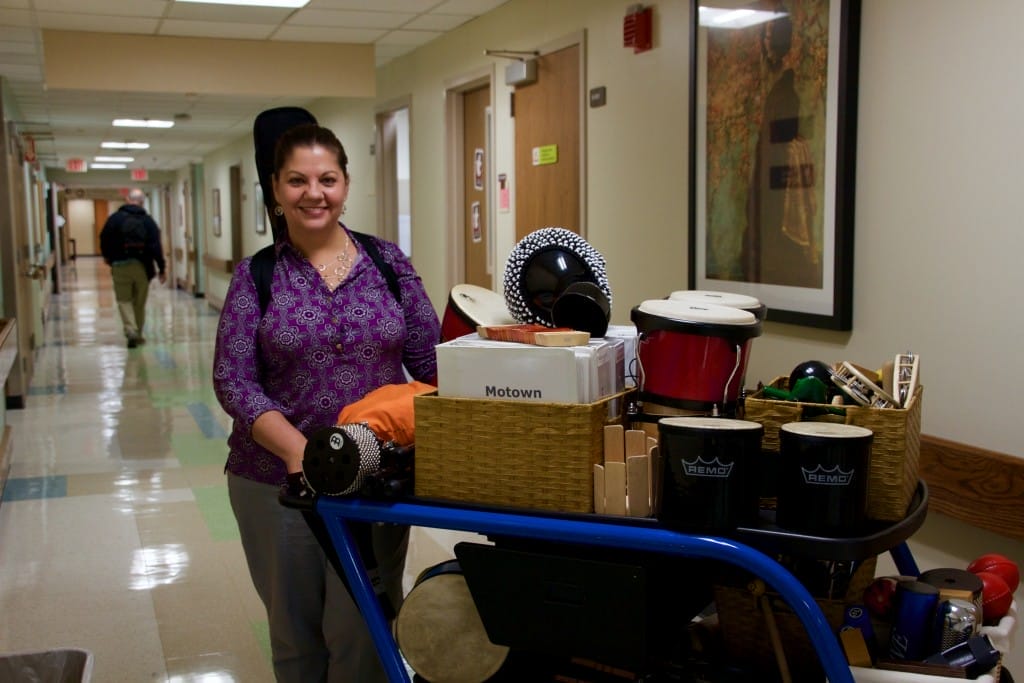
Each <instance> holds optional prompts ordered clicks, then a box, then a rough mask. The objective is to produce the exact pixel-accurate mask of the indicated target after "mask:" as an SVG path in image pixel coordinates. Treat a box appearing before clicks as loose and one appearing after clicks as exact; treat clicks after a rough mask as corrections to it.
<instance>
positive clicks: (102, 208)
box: [75, 199, 117, 256]
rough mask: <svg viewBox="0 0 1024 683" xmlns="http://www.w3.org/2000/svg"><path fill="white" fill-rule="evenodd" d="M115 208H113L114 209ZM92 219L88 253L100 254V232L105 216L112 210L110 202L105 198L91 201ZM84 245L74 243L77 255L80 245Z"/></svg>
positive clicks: (105, 222)
mask: <svg viewBox="0 0 1024 683" xmlns="http://www.w3.org/2000/svg"><path fill="white" fill-rule="evenodd" d="M116 210H117V209H116V208H115V209H114V211H116ZM92 211H93V221H92V231H93V234H92V245H91V247H90V250H89V252H88V254H91V255H97V256H98V255H99V254H100V233H101V232H102V231H103V226H104V225H106V224H107V218H108V217H109V216H110V214H111V213H112V211H111V210H110V202H108V201H107V200H106V199H96V200H94V201H93V203H92ZM83 246H84V245H81V244H76V245H75V247H76V249H77V250H78V251H79V256H81V255H83V254H82V253H81V251H82V247H83Z"/></svg>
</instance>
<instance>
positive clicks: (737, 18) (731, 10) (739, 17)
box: [697, 5, 786, 28]
mask: <svg viewBox="0 0 1024 683" xmlns="http://www.w3.org/2000/svg"><path fill="white" fill-rule="evenodd" d="M784 16H786V13H785V12H767V11H764V10H754V9H748V8H740V9H737V8H735V7H728V8H723V7H705V6H703V5H701V7H700V9H699V13H698V18H697V23H698V24H700V25H701V26H707V27H709V28H747V27H749V26H756V25H758V24H763V23H765V22H768V21H775V20H776V19H778V18H779V17H784Z"/></svg>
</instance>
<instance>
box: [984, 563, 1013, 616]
mask: <svg viewBox="0 0 1024 683" xmlns="http://www.w3.org/2000/svg"><path fill="white" fill-rule="evenodd" d="M978 578H979V579H981V612H982V621H984V622H985V623H986V624H995V623H997V622H998V621H999V620H1000V619H1002V618H1003V617H1004V616H1006V613H1007V612H1008V611H1009V610H1010V603H1012V602H1013V591H1011V590H1010V587H1009V586H1007V585H1006V582H1005V581H1003V577H1001V576H999V575H998V574H993V573H991V572H978Z"/></svg>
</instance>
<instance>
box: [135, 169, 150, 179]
mask: <svg viewBox="0 0 1024 683" xmlns="http://www.w3.org/2000/svg"><path fill="white" fill-rule="evenodd" d="M132 180H149V173H147V172H146V169H144V168H133V169H132Z"/></svg>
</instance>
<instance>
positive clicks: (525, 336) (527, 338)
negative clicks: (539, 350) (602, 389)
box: [476, 323, 590, 346]
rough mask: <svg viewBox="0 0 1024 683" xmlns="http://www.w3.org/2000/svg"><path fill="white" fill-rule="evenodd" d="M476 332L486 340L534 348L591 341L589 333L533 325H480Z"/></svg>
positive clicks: (580, 343) (583, 343)
mask: <svg viewBox="0 0 1024 683" xmlns="http://www.w3.org/2000/svg"><path fill="white" fill-rule="evenodd" d="M476 332H477V334H479V335H480V336H481V337H483V338H484V339H493V340H495V341H504V342H517V343H519V344H533V345H534V346H584V345H586V343H587V342H589V341H590V333H589V332H581V331H579V330H574V329H572V328H569V327H556V328H551V327H544V326H543V325H536V324H532V323H523V324H521V325H479V326H478V327H477V328H476Z"/></svg>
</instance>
